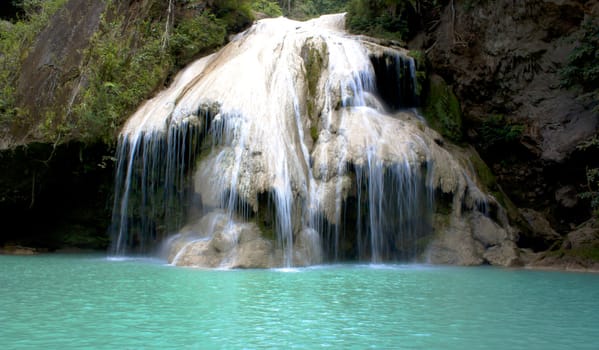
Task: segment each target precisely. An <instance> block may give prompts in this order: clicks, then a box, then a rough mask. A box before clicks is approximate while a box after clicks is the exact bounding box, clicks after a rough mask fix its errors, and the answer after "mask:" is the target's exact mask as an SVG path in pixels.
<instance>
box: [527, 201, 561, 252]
mask: <svg viewBox="0 0 599 350" xmlns="http://www.w3.org/2000/svg"><path fill="white" fill-rule="evenodd" d="M520 213H521V214H522V216H523V217H524V219H525V220H526V222H527V223H528V224H529V226H530V229H531V233H532V234H531V235H521V237H520V239H519V241H520V245H521V246H524V247H530V248H533V249H534V250H537V251H538V250H545V249H548V248H549V247H551V246H552V245H553V244H554V243H555V242H558V241H560V240H562V236H560V235H559V234H558V233H557V232H556V231H555V230H554V229H553V228H552V227H551V224H550V223H549V221H548V220H547V219H546V218H545V216H544V215H543V214H541V213H539V212H537V211H535V210H533V209H528V208H524V209H520Z"/></svg>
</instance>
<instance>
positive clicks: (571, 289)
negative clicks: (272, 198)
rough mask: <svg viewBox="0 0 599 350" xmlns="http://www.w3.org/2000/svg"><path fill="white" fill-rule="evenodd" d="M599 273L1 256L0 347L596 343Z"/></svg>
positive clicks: (570, 346)
mask: <svg viewBox="0 0 599 350" xmlns="http://www.w3.org/2000/svg"><path fill="white" fill-rule="evenodd" d="M598 330H599V275H598V274H583V273H560V272H548V271H528V270H510V269H497V268H490V267H488V268H458V267H434V266H414V265H379V266H371V265H336V266H321V267H312V268H302V269H283V270H236V271H222V270H196V269H185V268H175V267H171V266H167V265H165V264H164V262H162V261H158V260H147V259H130V260H124V261H113V260H109V259H106V258H105V257H103V256H98V255H97V256H89V255H87V256H83V255H42V256H33V257H17V256H0V348H1V349H42V348H44V349H81V348H96V349H116V348H118V349H139V348H146V349H166V348H178V349H268V348H270V349H283V348H295V349H314V348H331V349H366V348H378V349H599V332H598Z"/></svg>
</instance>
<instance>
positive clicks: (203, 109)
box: [115, 14, 515, 268]
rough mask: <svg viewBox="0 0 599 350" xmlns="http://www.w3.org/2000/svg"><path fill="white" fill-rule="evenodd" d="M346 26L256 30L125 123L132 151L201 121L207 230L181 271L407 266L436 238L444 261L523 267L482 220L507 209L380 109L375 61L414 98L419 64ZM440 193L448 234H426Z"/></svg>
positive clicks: (413, 125)
mask: <svg viewBox="0 0 599 350" xmlns="http://www.w3.org/2000/svg"><path fill="white" fill-rule="evenodd" d="M343 19H344V15H342V14H341V15H328V16H323V17H321V18H318V19H314V20H311V21H308V22H296V21H291V20H288V19H285V18H277V19H265V20H261V21H258V22H257V23H256V24H255V25H254V26H253V27H251V28H250V29H249V30H247V31H246V32H244V33H242V34H240V35H239V36H238V37H236V38H235V39H234V40H233V41H232V42H231V43H229V44H228V45H227V46H226V47H224V48H223V49H222V50H221V51H219V52H217V53H215V54H213V55H211V56H209V57H205V58H202V59H200V60H198V61H196V62H194V63H193V64H191V65H190V66H189V67H187V68H186V69H185V70H183V71H182V72H181V73H180V74H179V75H178V76H177V77H176V78H175V79H174V81H173V84H172V85H171V86H170V87H169V88H168V89H166V90H164V91H162V92H161V93H159V94H158V95H157V96H156V97H155V98H153V99H152V100H149V101H147V102H146V103H145V104H144V105H143V106H142V107H141V108H140V109H139V110H138V111H137V112H136V113H135V114H134V115H133V116H132V117H131V118H130V119H129V120H128V122H127V124H126V125H125V127H124V128H123V130H122V132H121V135H122V137H123V139H124V140H126V142H125V143H129V144H130V146H129V147H130V148H131V149H135V148H136V147H141V148H142V149H143V148H149V147H152V145H153V144H154V143H152V142H151V140H152V138H153V137H155V136H156V135H165V134H169V135H171V134H170V132H171V130H172V129H173V128H179V127H180V125H185V123H189V122H191V121H193V120H198V121H197V122H195V123H196V124H197V125H202V126H204V127H203V129H205V134H204V136H203V137H204V139H203V141H202V143H203V145H202V147H203V151H202V154H201V155H200V157H199V158H198V159H197V162H196V164H195V170H194V171H193V175H192V179H191V182H192V184H193V185H192V189H191V191H192V192H193V193H192V197H193V198H197V199H198V201H199V202H201V205H200V207H201V210H199V209H197V208H196V209H193V208H192V212H194V213H196V214H197V215H198V216H199V217H200V218H199V219H198V218H197V217H196V218H192V219H190V220H189V221H188V225H187V226H185V227H183V228H182V229H181V230H179V234H178V236H176V237H177V238H175V239H174V240H171V241H170V247H171V248H170V250H171V252H170V257H171V258H170V261H172V263H173V264H175V265H186V266H202V267H228V268H232V267H272V266H291V265H302V266H303V265H309V264H315V263H320V262H321V261H323V259H324V258H325V256H326V258H328V259H337V258H338V257H348V256H349V257H350V258H352V259H358V260H366V259H369V260H370V261H373V262H383V261H386V260H392V261H395V260H400V259H405V260H408V259H415V258H418V257H419V256H418V255H419V254H420V253H421V248H420V247H419V245H420V246H422V242H424V241H425V240H426V238H425V236H427V235H429V234H430V232H431V229H432V230H433V232H434V234H435V235H436V236H438V237H439V239H438V240H437V241H436V243H433V244H435V246H436V247H437V249H436V252H437V253H433V254H432V255H433V256H437V257H438V258H437V259H436V260H435V259H433V260H435V261H438V262H446V263H456V264H467V265H471V264H480V263H483V262H489V263H498V264H510V263H511V261H513V260H515V258H514V257H513V256H510V255H509V254H511V250H510V249H509V248H510V247H512V246H511V245H509V244H508V243H505V242H510V241H511V240H513V237H512V236H511V234H510V233H509V232H510V231H509V230H510V229H509V227H508V226H507V225H505V224H504V223H503V224H501V225H499V224H496V223H494V222H493V221H492V220H491V219H490V218H489V217H488V216H485V215H483V214H482V211H484V208H486V207H487V206H488V205H489V203H494V204H493V205H494V206H498V205H497V203H496V201H495V200H494V198H492V197H491V196H489V195H487V194H485V193H484V192H483V191H481V189H480V187H479V181H478V179H477V177H476V174H474V173H473V171H472V166H471V165H470V164H469V160H468V159H469V158H468V155H467V154H461V151H459V150H458V149H459V147H457V146H452V147H453V148H452V147H450V146H449V145H447V146H444V145H445V143H444V142H441V141H440V140H441V139H442V138H441V136H440V135H439V134H438V133H437V132H435V131H433V130H432V129H430V128H429V127H427V125H426V123H425V122H424V121H423V119H422V118H421V117H420V116H419V115H418V114H417V112H415V111H412V110H405V109H404V108H401V109H392V108H390V107H389V106H385V103H384V101H382V100H381V99H380V98H379V96H378V94H377V90H376V81H377V76H376V74H375V68H374V67H375V66H374V63H373V60H374V61H376V62H379V61H380V62H386V63H385V64H389V65H391V67H394V68H393V72H396V73H397V72H398V70H399V69H403V71H402V72H403V73H401V74H399V73H398V74H399V75H400V76H404V79H408V80H409V81H408V83H409V84H410V85H409V86H412V88H413V90H414V91H415V89H416V76H415V66H414V64H415V63H414V60H413V59H412V58H410V57H408V56H407V55H406V52H405V50H403V49H399V48H391V47H383V46H381V45H379V44H377V43H376V42H371V41H367V39H364V38H362V37H354V36H351V35H349V34H347V33H346V32H345V31H344V29H343V25H342V24H343ZM373 58H376V59H373ZM393 65H397V66H393ZM410 93H414V92H413V91H410ZM177 135H182V134H181V133H179V134H177ZM181 137H183V136H181ZM146 142H147V146H139V145H140V144H141V145H146ZM175 148H177V146H175ZM177 149H178V148H177ZM169 152H170V151H167V152H166V153H169ZM126 154H127V155H130V157H135V156H136V155H137V154H141V152H139V151H130V152H129V153H126ZM169 154H170V153H169ZM178 154H179V153H174V155H173V156H170V155H169V156H168V157H167V159H171V158H177V157H180V156H179V155H178ZM151 163H152V161H142V162H140V163H139V164H151ZM119 164H133V165H129V169H131V168H135V166H134V164H135V161H120V162H119ZM168 164H172V163H168ZM155 172H158V171H155ZM129 173H130V170H127V171H123V174H129ZM150 174H152V172H150ZM126 182H127V181H126V180H124V181H123V183H126ZM435 194H439V195H440V196H441V197H443V198H446V199H447V203H445V205H446V206H447V208H448V210H449V211H450V213H449V214H448V215H449V217H451V222H452V224H451V225H449V226H433V227H432V228H431V225H430V223H429V222H428V221H429V220H428V219H429V217H430V216H431V215H432V214H431V211H432V207H433V205H432V203H431V202H432V201H433V196H434V195H435ZM121 197H122V198H123V200H125V199H126V198H127V194H126V193H125V194H123V195H122V196H121ZM123 203H124V204H127V202H123ZM115 207H117V208H118V207H119V206H118V205H117V206H115ZM462 222H465V223H462ZM266 237H268V238H266ZM456 237H457V238H456ZM504 243H505V247H504ZM488 251H489V254H488V256H487V257H486V258H485V253H486V252H488Z"/></svg>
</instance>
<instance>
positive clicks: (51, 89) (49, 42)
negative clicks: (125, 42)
mask: <svg viewBox="0 0 599 350" xmlns="http://www.w3.org/2000/svg"><path fill="white" fill-rule="evenodd" d="M105 7H106V2H105V1H93V2H90V1H85V0H70V1H67V2H66V4H65V5H64V7H63V8H61V9H60V10H58V12H57V13H56V14H55V15H54V16H53V17H52V19H51V20H50V23H49V24H48V26H46V27H45V28H44V29H43V30H42V32H41V33H40V34H39V35H38V36H37V38H36V41H35V43H34V45H33V47H32V48H31V49H30V50H29V52H28V54H27V56H26V58H25V60H24V61H23V63H22V66H21V74H20V77H19V79H18V85H17V104H18V106H19V108H21V109H24V110H27V111H28V113H30V114H31V116H32V118H33V119H38V122H40V123H46V124H47V125H48V126H50V125H52V123H55V121H54V119H55V118H57V119H58V120H63V118H65V115H66V114H68V113H69V108H70V106H71V105H72V104H73V102H74V99H75V97H76V96H77V94H78V93H79V90H80V89H81V88H82V85H85V74H84V72H82V71H81V69H82V66H83V64H82V63H83V58H84V51H85V50H86V49H87V48H88V46H89V42H90V39H91V36H92V35H93V34H94V33H95V32H96V30H97V29H98V26H99V23H100V18H101V14H102V13H103V11H104V9H105ZM43 118H45V119H43ZM40 119H41V121H40ZM21 125H23V126H24V128H23V129H15V128H13V130H11V131H10V133H7V134H3V135H2V138H3V140H2V142H0V146H2V147H10V146H11V145H15V144H17V145H18V144H22V143H23V142H29V141H31V140H38V141H40V140H41V141H43V139H44V136H43V135H40V134H39V132H40V130H39V129H38V128H37V125H27V123H21Z"/></svg>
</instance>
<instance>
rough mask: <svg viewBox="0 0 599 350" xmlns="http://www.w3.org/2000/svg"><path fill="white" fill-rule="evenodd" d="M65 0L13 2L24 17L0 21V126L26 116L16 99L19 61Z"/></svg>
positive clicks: (24, 0) (20, 61) (19, 69)
mask: <svg viewBox="0 0 599 350" xmlns="http://www.w3.org/2000/svg"><path fill="white" fill-rule="evenodd" d="M65 2H66V0H48V1H42V0H19V1H15V3H14V5H16V6H17V7H18V8H20V9H21V10H22V13H23V17H22V18H20V19H19V20H17V21H16V22H14V23H10V22H2V23H0V126H4V127H7V126H8V125H9V124H11V123H14V122H18V123H22V122H24V120H23V118H27V117H28V116H27V115H26V111H23V110H21V109H19V108H18V107H17V106H16V100H15V96H16V90H15V87H16V86H17V79H18V77H19V73H20V71H21V63H22V60H23V59H24V58H25V57H26V56H27V53H28V49H29V48H30V47H32V44H33V41H34V40H35V37H36V36H37V34H38V33H40V32H41V30H42V29H43V28H44V27H45V26H46V25H47V24H48V22H49V21H50V17H51V16H52V15H53V14H54V13H55V12H56V11H58V9H60V8H61V7H62V6H63V5H64V3H65ZM18 119H21V120H18Z"/></svg>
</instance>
